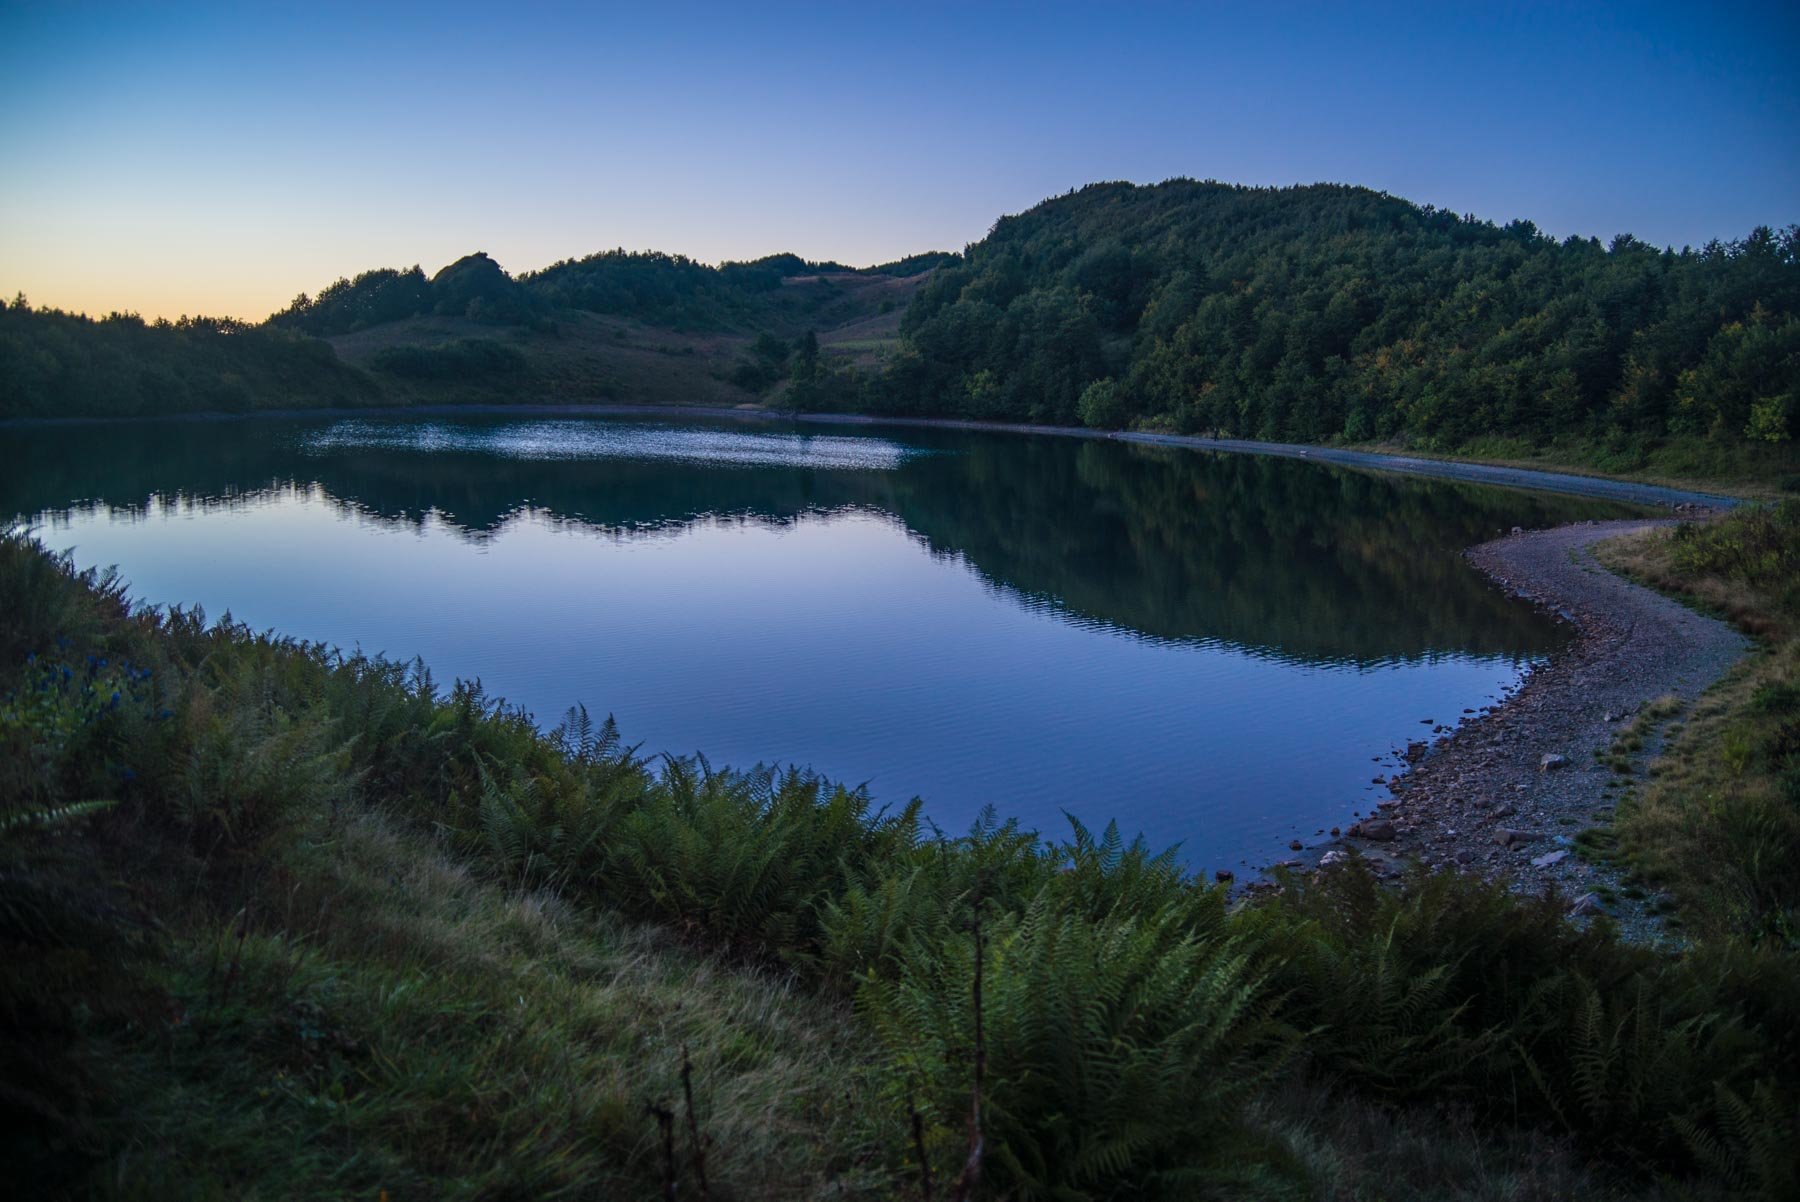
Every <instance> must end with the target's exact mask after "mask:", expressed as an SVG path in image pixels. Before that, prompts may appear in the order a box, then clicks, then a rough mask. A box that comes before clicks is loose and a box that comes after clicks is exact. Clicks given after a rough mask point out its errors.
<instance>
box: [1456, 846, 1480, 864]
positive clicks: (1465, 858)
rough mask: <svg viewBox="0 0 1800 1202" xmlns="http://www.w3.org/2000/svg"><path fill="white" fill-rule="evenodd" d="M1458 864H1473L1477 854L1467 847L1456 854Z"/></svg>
mask: <svg viewBox="0 0 1800 1202" xmlns="http://www.w3.org/2000/svg"><path fill="white" fill-rule="evenodd" d="M1456 862H1457V863H1458V864H1473V863H1474V862H1475V853H1474V852H1472V851H1470V850H1469V849H1468V848H1466V847H1465V848H1463V849H1462V850H1460V851H1458V852H1457V853H1456Z"/></svg>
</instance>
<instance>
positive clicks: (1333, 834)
mask: <svg viewBox="0 0 1800 1202" xmlns="http://www.w3.org/2000/svg"><path fill="white" fill-rule="evenodd" d="M1341 834H1343V832H1342V831H1340V830H1338V828H1337V827H1335V826H1334V827H1332V828H1331V837H1332V838H1333V839H1335V838H1337V837H1338V836H1339V835H1341Z"/></svg>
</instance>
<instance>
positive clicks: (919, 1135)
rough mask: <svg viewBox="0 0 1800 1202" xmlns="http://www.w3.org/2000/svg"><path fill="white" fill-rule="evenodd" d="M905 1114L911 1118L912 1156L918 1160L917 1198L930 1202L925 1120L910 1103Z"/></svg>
mask: <svg viewBox="0 0 1800 1202" xmlns="http://www.w3.org/2000/svg"><path fill="white" fill-rule="evenodd" d="M906 1112H907V1113H908V1114H910V1115H911V1116H912V1139H913V1154H914V1155H915V1156H917V1157H918V1158H919V1196H920V1197H921V1198H923V1199H924V1202H931V1161H930V1160H928V1159H926V1157H925V1118H924V1116H923V1115H921V1114H920V1113H919V1108H918V1107H917V1106H914V1105H913V1104H912V1103H911V1102H910V1101H909V1102H907V1104H906Z"/></svg>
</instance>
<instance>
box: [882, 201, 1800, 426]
mask: <svg viewBox="0 0 1800 1202" xmlns="http://www.w3.org/2000/svg"><path fill="white" fill-rule="evenodd" d="M902 330H903V333H904V334H905V336H906V338H907V341H908V343H909V351H910V353H909V354H908V355H907V356H906V358H905V359H904V360H903V361H902V363H901V364H900V365H899V366H897V367H896V368H895V369H893V370H892V371H890V372H889V373H888V374H887V376H886V377H885V378H884V379H883V381H882V382H881V386H880V387H879V388H871V389H865V395H863V396H861V397H858V398H857V399H858V401H859V402H861V403H862V404H863V405H864V406H865V407H884V408H890V409H893V410H896V411H905V412H919V413H945V414H955V415H958V416H967V417H979V418H995V419H1019V420H1031V421H1052V422H1064V423H1075V422H1085V423H1087V424H1089V425H1098V426H1108V427H1113V426H1123V425H1127V424H1138V425H1146V426H1151V427H1155V428H1167V429H1174V430H1180V431H1188V432H1193V431H1206V430H1216V431H1219V432H1221V433H1225V434H1233V435H1238V436H1249V437H1260V438H1274V439H1284V440H1289V441H1298V442H1311V441H1323V440H1327V439H1334V438H1342V439H1346V440H1350V441H1364V440H1370V439H1377V438H1399V439H1405V440H1407V441H1409V442H1412V443H1415V444H1423V445H1426V446H1438V447H1443V448H1446V449H1448V448H1451V447H1455V446H1459V445H1462V444H1464V443H1467V442H1469V441H1470V440H1473V439H1477V438H1482V437H1491V436H1496V435H1498V436H1517V437H1522V438H1527V439H1534V440H1535V439H1544V438H1548V437H1553V436H1557V435H1582V436H1590V437H1604V436H1608V435H1623V436H1630V437H1641V438H1651V439H1656V438H1665V437H1695V436H1708V437H1713V438H1717V439H1721V440H1726V441H1735V440H1755V441H1780V440H1785V439H1790V438H1792V437H1793V436H1794V434H1795V433H1796V432H1797V429H1800V427H1797V425H1796V423H1797V422H1800V401H1797V399H1796V389H1797V388H1800V227H1790V228H1788V229H1787V230H1786V231H1785V232H1782V233H1776V232H1774V231H1771V230H1769V229H1758V230H1756V231H1753V232H1752V233H1751V234H1750V235H1749V236H1748V237H1746V238H1745V239H1744V240H1742V241H1740V242H1732V243H1728V244H1721V243H1713V244H1709V245H1707V246H1706V247H1703V248H1701V249H1699V250H1693V249H1684V250H1681V251H1672V250H1658V249H1656V248H1654V247H1651V246H1647V245H1645V244H1644V243H1642V242H1639V241H1638V240H1636V239H1634V238H1632V237H1630V236H1628V235H1622V236H1620V237H1618V238H1616V239H1614V240H1613V242H1612V244H1611V245H1610V246H1602V245H1601V244H1600V243H1599V242H1598V241H1597V240H1592V239H1586V240H1584V239H1579V238H1569V239H1567V240H1564V241H1561V242H1558V241H1556V240H1554V239H1552V238H1549V237H1547V236H1545V235H1544V234H1542V233H1541V232H1540V231H1539V230H1538V229H1537V228H1536V227H1535V226H1534V225H1532V224H1531V223H1530V222H1524V221H1519V222H1513V223H1511V224H1509V225H1505V226H1499V225H1495V224H1492V223H1490V222H1484V221H1477V220H1474V219H1471V218H1464V217H1458V216H1457V215H1456V214H1454V213H1450V212H1445V211H1442V210H1437V209H1433V208H1430V207H1420V206H1417V205H1414V204H1410V203H1408V202H1406V201H1403V200H1400V199H1397V198H1395V197H1392V196H1387V195H1384V194H1381V193H1377V192H1371V191H1369V190H1367V189H1364V188H1350V187H1341V186H1336V185H1317V186H1313V187H1303V188H1283V189H1268V188H1243V187H1235V186H1230V185H1225V184H1216V183H1196V182H1194V181H1191V180H1175V181H1171V182H1169V183H1166V184H1160V185H1157V186H1154V187H1136V186H1133V185H1130V184H1096V185H1093V186H1091V187H1088V188H1083V189H1082V190H1080V191H1079V192H1073V193H1070V194H1069V195H1067V196H1063V197H1058V198H1056V199H1053V200H1049V201H1046V202H1045V203H1043V204H1041V205H1038V206H1037V207H1036V208H1033V209H1031V210H1030V211H1028V212H1026V213H1023V214H1020V215H1018V216H1016V217H1007V218H1004V219H1002V220H1001V221H1000V222H999V223H998V224H996V225H995V227H994V229H993V231H992V233H990V234H989V235H988V237H987V238H985V239H984V240H982V241H981V242H979V243H976V244H975V245H974V246H971V247H970V248H969V249H968V252H967V254H966V255H965V256H964V259H963V261H962V262H961V263H958V264H955V265H951V266H947V267H945V268H943V269H941V270H939V271H938V272H937V273H935V275H934V276H933V278H932V279H931V280H930V281H929V283H928V284H927V285H926V287H925V288H924V289H922V290H921V292H920V294H919V296H918V298H917V299H916V300H915V301H914V303H913V305H912V306H911V307H910V309H909V310H908V311H907V314H906V320H905V323H904V325H903V327H902Z"/></svg>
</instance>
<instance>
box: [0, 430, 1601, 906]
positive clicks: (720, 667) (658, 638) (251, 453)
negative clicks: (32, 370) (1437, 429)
mask: <svg viewBox="0 0 1800 1202" xmlns="http://www.w3.org/2000/svg"><path fill="white" fill-rule="evenodd" d="M0 462H3V463H4V464H5V465H6V469H7V470H6V472H5V474H4V480H3V481H0V512H3V513H6V514H16V515H20V517H22V518H23V519H25V520H26V521H28V522H29V523H30V524H32V525H33V526H34V527H35V528H36V530H37V531H38V533H39V534H40V536H41V537H42V538H43V539H44V541H45V542H46V543H48V544H49V545H50V546H52V547H53V548H58V549H61V548H69V549H72V550H73V552H74V556H75V560H76V562H77V563H78V564H80V565H82V566H93V565H117V566H118V568H119V569H120V571H121V572H122V573H123V575H124V576H125V577H126V579H128V580H129V581H130V582H131V586H132V595H133V596H134V597H135V598H137V599H139V600H140V601H143V602H146V603H151V604H157V605H199V606H203V607H204V608H205V609H206V612H207V613H208V614H211V615H214V616H218V615H222V614H224V613H226V612H229V613H230V614H231V615H232V616H233V617H234V618H236V619H238V620H240V621H243V622H246V623H248V624H249V625H251V626H253V627H256V628H259V629H265V628H267V629H274V630H277V631H280V632H281V633H284V634H289V635H293V636H295V637H298V638H303V639H309V640H318V641H323V642H326V643H329V644H333V645H336V646H338V647H341V648H343V649H345V650H351V649H361V650H362V651H365V652H369V653H380V654H383V655H387V656H390V657H395V658H402V659H411V658H413V657H420V658H422V659H423V660H424V662H425V663H426V664H427V665H428V666H429V667H430V668H431V669H432V671H433V672H434V673H435V674H436V676H437V677H438V679H439V680H441V681H448V680H450V679H451V678H453V677H462V678H474V677H478V678H480V680H481V681H482V682H483V683H484V685H485V686H486V688H487V689H488V691H489V693H490V694H492V695H497V696H503V697H505V698H506V699H507V700H508V701H509V702H512V703H515V704H518V705H521V706H524V707H525V708H527V709H529V710H530V711H531V712H532V713H533V714H534V715H536V716H537V718H538V720H539V722H540V723H541V724H543V725H545V726H549V725H554V724H555V723H556V722H557V721H558V720H560V718H561V716H562V714H563V713H564V711H565V710H567V709H568V708H569V707H570V706H572V705H575V704H577V703H580V704H585V705H586V706H587V707H588V708H589V709H590V710H591V711H593V713H594V714H595V716H596V717H598V716H599V715H601V714H612V715H614V716H615V717H616V718H617V720H618V723H619V725H620V727H621V729H622V731H623V733H624V735H625V737H626V739H627V741H628V742H633V743H639V744H641V750H642V752H643V753H644V754H652V753H663V752H668V753H672V754H677V755H686V754H692V753H695V752H704V753H705V755H706V756H707V757H708V759H709V760H710V761H711V762H712V763H713V764H714V765H724V764H732V765H738V766H749V765H751V764H754V763H757V762H765V763H779V764H784V765H786V764H796V765H801V766H807V767H811V768H813V769H815V770H817V771H819V772H822V773H825V774H826V775H829V776H831V777H834V778H838V779H842V780H845V781H849V782H852V783H855V782H867V784H868V786H869V788H870V790H871V792H872V793H873V794H874V796H875V797H876V799H877V800H878V801H880V802H885V803H890V804H893V805H896V806H897V805H899V804H901V803H903V802H904V801H906V800H907V799H909V798H911V797H913V796H915V795H917V796H919V797H922V798H924V800H925V813H926V815H927V816H928V817H929V818H930V819H931V820H932V821H934V822H935V823H937V824H938V825H939V826H941V827H942V828H943V829H945V830H946V831H950V832H960V831H961V830H963V829H965V828H966V827H967V826H968V825H969V823H970V822H971V821H973V820H974V819H975V817H976V816H977V815H978V814H979V813H980V811H981V809H982V808H983V807H984V806H987V805H992V806H994V807H995V808H996V809H997V810H998V811H999V813H1000V814H1001V815H1003V816H1014V817H1018V818H1020V819H1021V820H1022V821H1023V822H1024V823H1025V824H1026V825H1028V826H1031V827H1034V828H1036V829H1038V830H1040V831H1042V832H1044V833H1045V834H1046V835H1049V836H1053V837H1060V836H1063V835H1065V834H1066V833H1067V831H1068V825H1067V822H1066V820H1065V818H1064V817H1063V815H1064V814H1065V813H1066V814H1070V815H1074V816H1075V817H1077V818H1079V819H1080V820H1081V821H1082V822H1084V823H1086V824H1088V825H1089V826H1091V827H1093V828H1095V829H1099V828H1101V827H1104V826H1105V825H1106V823H1107V822H1108V821H1109V820H1115V819H1116V820H1117V821H1118V824H1119V826H1120V828H1121V829H1122V830H1123V831H1124V832H1125V833H1126V834H1127V835H1132V834H1136V833H1142V834H1144V835H1145V836H1146V837H1147V838H1148V839H1149V841H1150V842H1151V843H1152V844H1154V845H1156V846H1158V847H1161V846H1166V845H1169V844H1174V843H1179V844H1181V846H1182V848H1183V855H1184V858H1185V859H1186V861H1187V863H1189V864H1190V865H1191V866H1192V867H1194V868H1195V869H1197V870H1202V871H1207V870H1211V869H1214V868H1232V869H1235V870H1237V871H1239V872H1240V873H1241V872H1242V871H1243V870H1244V868H1246V867H1254V866H1257V865H1266V864H1268V863H1270V862H1271V861H1273V860H1276V859H1279V858H1282V857H1284V856H1286V855H1288V854H1290V853H1289V852H1288V850H1287V845H1288V841H1289V840H1290V839H1293V838H1299V839H1301V840H1303V841H1305V842H1309V843H1310V842H1316V841H1318V840H1319V839H1320V838H1321V837H1322V835H1321V832H1323V831H1325V830H1326V829H1328V828H1330V827H1332V826H1342V825H1347V824H1348V823H1349V822H1350V821H1352V820H1353V815H1354V814H1356V813H1357V812H1359V811H1360V812H1367V811H1368V810H1369V809H1370V808H1371V807H1372V805H1373V803H1374V802H1375V800H1377V799H1378V798H1380V797H1385V796H1387V792H1386V790H1385V788H1383V787H1382V786H1380V785H1377V784H1376V783H1374V780H1373V778H1375V777H1378V776H1383V775H1386V774H1389V773H1391V772H1393V771H1395V770H1397V768H1398V767H1399V762H1398V760H1397V758H1396V755H1395V752H1396V751H1397V750H1398V749H1399V748H1401V747H1403V746H1404V745H1405V744H1406V743H1407V742H1409V741H1411V740H1414V739H1418V738H1421V737H1423V736H1425V735H1426V734H1428V733H1429V732H1430V730H1431V728H1432V725H1434V724H1436V723H1444V724H1450V723H1454V722H1455V721H1457V720H1458V719H1459V718H1460V717H1461V716H1462V715H1463V714H1464V713H1465V712H1467V711H1470V710H1475V709H1478V708H1480V707H1482V706H1485V705H1489V704H1492V703H1493V702H1494V701H1495V700H1496V699H1498V698H1501V697H1503V696H1504V695H1505V694H1506V693H1507V692H1508V691H1509V690H1510V689H1512V688H1513V687H1515V686H1516V685H1517V683H1518V681H1519V680H1520V678H1521V674H1522V673H1523V671H1524V670H1525V669H1526V668H1527V667H1528V666H1529V665H1530V664H1531V663H1533V662H1534V661H1536V660H1538V659H1540V658H1541V657H1543V656H1545V655H1547V654H1549V653H1551V652H1553V651H1554V650H1556V649H1557V648H1558V647H1559V646H1560V645H1561V643H1562V642H1563V640H1564V639H1566V638H1567V637H1568V636H1567V633H1566V631H1565V630H1564V628H1562V627H1560V626H1559V625H1558V624H1556V623H1554V622H1552V621H1550V620H1549V619H1547V618H1545V617H1544V616H1542V615H1540V614H1538V613H1536V612H1534V611H1533V610H1532V609H1531V608H1530V607H1528V606H1526V605H1525V604H1523V603H1521V602H1519V601H1517V600H1515V599H1513V598H1509V597H1507V596H1506V595H1504V594H1503V593H1502V592H1501V591H1500V590H1498V589H1496V588H1494V587H1493V586H1491V585H1490V584H1489V583H1488V582H1487V581H1486V580H1485V579H1484V578H1483V577H1482V576H1481V575H1480V574H1479V573H1477V572H1476V571H1475V570H1474V569H1473V568H1471V567H1470V566H1469V565H1468V564H1467V563H1466V562H1464V560H1463V559H1462V557H1461V555H1460V552H1461V550H1462V549H1463V548H1464V547H1466V546H1468V545H1470V544H1472V543H1476V542H1479V541H1482V540H1483V539H1486V538H1491V537H1493V536H1494V535H1495V534H1496V533H1498V532H1500V531H1503V530H1506V529H1509V528H1511V527H1512V526H1514V525H1522V526H1526V527H1533V526H1544V525H1550V524H1554V523H1559V522H1564V521H1574V520H1581V519H1587V518H1610V517H1619V516H1626V515H1628V514H1630V513H1632V512H1634V511H1632V510H1630V509H1627V508H1625V507H1622V506H1619V505H1614V504H1611V503H1606V502H1596V501H1586V500H1578V499H1572V498H1563V497H1557V496H1552V495H1548V494H1532V493H1525V492H1518V491H1509V490H1503V489H1496V488H1490V487H1481V486H1473V485H1463V484H1453V483H1447V482H1442V481H1435V480H1423V479H1414V478H1407V477H1400V476H1389V475H1382V474H1378V473H1372V472H1359V471H1348V470H1342V469H1336V468H1331V467H1326V466H1324V465H1320V464H1314V463H1306V462H1302V461H1295V460H1284V459H1266V458H1257V457H1252V456H1242V455H1227V454H1219V453H1211V452H1202V451H1194V450H1189V449H1181V448H1168V447H1152V446H1142V445H1130V444H1123V443H1117V442H1109V441H1095V440H1083V439H1072V438H1061V437H1052V436H1027V435H1018V434H1001V433H985V432H970V431H950V430H929V429H918V428H887V427H844V428H836V427H811V426H789V425H784V424H779V423H770V422H748V421H746V422H730V421H725V422H719V421H699V420H681V419H676V418H670V419H667V420H646V419H596V418H574V417H566V416H529V415H500V416H496V415H493V414H484V415H467V416H457V417H441V416H433V417H429V418H425V417H411V418H407V417H393V416H367V417H358V418H353V419H345V418H338V417H330V418H328V417H320V418H312V419H305V420H291V419H273V418H270V419H246V420H236V421H219V422H179V421H172V422H166V423H134V424H117V425H106V424H92V425H68V426H48V427H15V428H11V429H5V430H0ZM1427 720H1430V721H1427Z"/></svg>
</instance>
